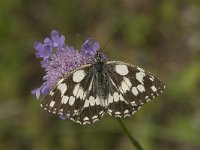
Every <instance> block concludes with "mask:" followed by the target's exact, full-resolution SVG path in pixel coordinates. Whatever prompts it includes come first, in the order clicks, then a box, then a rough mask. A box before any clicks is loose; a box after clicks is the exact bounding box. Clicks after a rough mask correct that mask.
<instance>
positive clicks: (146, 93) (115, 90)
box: [107, 61, 165, 118]
mask: <svg viewBox="0 0 200 150" xmlns="http://www.w3.org/2000/svg"><path fill="white" fill-rule="evenodd" d="M107 67H108V68H110V69H109V70H108V72H107V73H108V76H109V80H110V81H109V82H110V83H111V87H112V88H111V89H112V90H111V91H110V94H109V96H108V99H107V111H108V113H109V114H110V115H112V116H115V117H121V118H125V117H128V116H131V115H133V114H134V113H135V112H137V111H138V110H139V109H140V108H141V106H142V105H143V104H144V103H146V102H148V101H149V100H152V99H154V98H155V97H156V96H158V95H159V94H160V93H162V92H163V90H164V89H165V85H164V84H163V83H162V82H161V81H160V80H159V79H158V78H156V77H155V76H153V75H151V74H150V73H148V72H146V71H144V70H143V69H142V68H140V67H137V66H134V65H131V64H127V63H124V62H120V61H110V62H107Z"/></svg>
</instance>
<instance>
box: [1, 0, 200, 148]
mask: <svg viewBox="0 0 200 150" xmlns="http://www.w3.org/2000/svg"><path fill="white" fill-rule="evenodd" d="M53 29H56V30H58V31H59V32H60V33H61V34H64V35H66V38H67V39H66V41H67V43H69V44H70V45H75V47H76V48H77V49H79V48H80V46H81V44H82V41H81V40H80V38H78V37H77V36H76V33H79V34H80V35H82V36H83V37H84V38H88V37H95V38H96V40H97V41H98V42H99V43H100V44H101V45H103V44H104V43H105V39H107V38H108V36H109V35H113V33H115V34H114V35H113V36H112V37H111V39H110V41H109V43H108V44H107V45H106V48H105V50H104V52H105V53H106V54H107V55H108V56H109V58H110V59H114V60H121V61H126V62H129V63H134V64H136V65H139V66H141V67H143V68H145V69H146V70H148V71H151V72H152V73H153V74H155V75H156V76H158V77H159V78H160V79H161V80H162V81H163V82H164V83H165V84H166V85H167V89H166V90H165V92H164V94H162V95H161V96H159V97H158V98H156V100H154V101H151V102H149V103H148V104H146V105H144V107H143V109H141V110H140V111H139V112H138V113H136V115H135V116H133V117H131V118H127V119H125V120H124V123H125V124H126V126H127V127H128V128H129V130H130V132H131V134H132V135H133V136H134V137H135V138H136V139H137V140H138V141H139V142H140V143H141V145H142V146H143V147H144V149H145V150H199V149H200V98H199V97H200V1H198V0H190V1H189V0H137V1H130V0H106V1H103V0H96V1H94V0H85V1H83V0H82V1H81V0H57V1H55V0H54V1H53V0H34V1H33V0H0V85H1V86H0V150H22V149H25V150H26V149H27V150H79V149H81V150H111V149H112V150H132V149H134V148H133V147H132V145H131V142H130V141H129V140H128V138H127V137H126V136H125V135H124V133H123V132H122V130H121V128H120V126H119V125H118V123H117V121H116V119H115V118H112V117H110V116H108V115H106V116H105V117H104V118H103V119H102V120H101V121H99V122H98V123H95V124H94V125H88V126H80V125H77V124H75V123H73V122H71V121H67V120H66V121H63V120H60V119H59V118H58V117H56V116H54V115H51V114H48V113H47V112H46V111H44V110H42V109H41V108H40V105H39V103H40V102H39V101H37V100H36V99H35V97H34V96H33V95H31V93H30V92H31V90H32V89H35V88H36V87H39V86H40V85H41V84H42V76H43V75H44V71H43V70H42V68H40V64H39V59H36V58H35V54H34V53H35V50H34V49H33V43H34V42H35V41H41V42H42V40H43V39H44V38H45V37H47V36H49V35H50V32H51V30H53Z"/></svg>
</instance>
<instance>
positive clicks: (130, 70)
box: [41, 52, 165, 125]
mask: <svg viewBox="0 0 200 150" xmlns="http://www.w3.org/2000/svg"><path fill="white" fill-rule="evenodd" d="M164 89H165V85H164V84H163V83H162V82H161V81H160V80H159V79H158V78H156V77H155V76H153V75H151V74H150V73H148V72H146V71H144V70H143V69H142V68H140V67H137V66H135V65H131V64H127V63H124V62H121V61H105V60H104V59H103V58H102V56H101V55H100V52H97V53H96V55H95V62H94V63H93V64H86V65H82V66H80V67H78V68H77V69H75V70H73V71H71V72H70V73H68V74H67V75H66V76H64V77H63V78H62V79H60V80H59V81H58V82H57V84H55V85H54V87H53V88H52V89H51V90H50V92H49V93H48V94H47V95H46V96H45V97H44V98H43V99H42V101H41V107H43V108H44V109H45V110H47V111H49V112H51V113H54V114H59V115H62V116H66V117H67V118H69V119H71V120H73V121H75V122H76V123H79V124H83V125H85V124H91V123H94V122H96V121H98V120H100V119H101V118H102V117H103V115H104V114H105V112H107V113H108V114H110V115H111V116H114V117H120V118H125V117H129V116H131V115H133V114H134V113H135V112H137V111H138V110H139V109H140V108H141V106H142V105H143V104H144V103H146V102H148V101H149V100H152V99H154V98H155V97H156V96H158V95H159V94H160V93H162V92H163V90H164Z"/></svg>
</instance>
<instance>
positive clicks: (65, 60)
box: [32, 30, 107, 99]
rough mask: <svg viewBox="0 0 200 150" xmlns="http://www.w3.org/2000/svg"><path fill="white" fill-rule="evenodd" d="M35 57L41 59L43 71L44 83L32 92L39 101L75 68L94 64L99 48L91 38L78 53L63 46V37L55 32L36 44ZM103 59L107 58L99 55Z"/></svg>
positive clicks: (69, 47) (71, 48)
mask: <svg viewBox="0 0 200 150" xmlns="http://www.w3.org/2000/svg"><path fill="white" fill-rule="evenodd" d="M34 48H35V49H36V57H37V58H42V60H41V62H40V64H41V67H43V68H44V69H45V72H46V75H45V76H44V77H43V80H44V83H43V84H42V85H41V87H39V88H36V89H35V90H33V91H32V94H33V95H35V96H36V98H37V99H39V97H40V96H43V95H45V94H47V93H48V92H49V90H50V89H51V88H52V87H53V85H54V84H55V83H56V82H57V81H58V80H59V79H60V78H62V77H63V76H64V75H66V74H67V73H68V72H70V71H72V70H74V69H75V68H77V67H79V66H81V65H83V64H88V63H92V62H94V59H95V54H96V52H97V50H98V49H99V48H100V46H99V44H98V43H97V42H95V41H94V39H93V38H89V39H88V40H86V41H85V43H84V44H83V45H82V47H81V50H80V52H78V51H77V50H76V49H74V47H72V46H69V45H66V44H65V37H64V36H63V35H61V36H60V35H59V33H58V32H57V31H55V30H53V31H52V32H51V38H46V39H45V40H44V43H39V42H36V43H35V44H34ZM101 55H102V58H103V59H107V57H106V56H105V55H104V54H103V53H101Z"/></svg>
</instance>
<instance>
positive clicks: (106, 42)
mask: <svg viewBox="0 0 200 150" xmlns="http://www.w3.org/2000/svg"><path fill="white" fill-rule="evenodd" d="M116 32H117V31H114V32H113V33H112V34H110V35H109V36H108V38H107V39H106V41H105V42H104V45H103V47H102V49H101V51H103V50H104V49H105V47H106V45H107V44H108V42H109V41H110V39H111V37H113V35H115V33H116Z"/></svg>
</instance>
